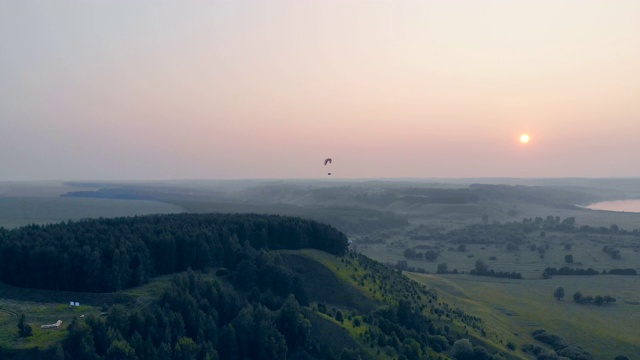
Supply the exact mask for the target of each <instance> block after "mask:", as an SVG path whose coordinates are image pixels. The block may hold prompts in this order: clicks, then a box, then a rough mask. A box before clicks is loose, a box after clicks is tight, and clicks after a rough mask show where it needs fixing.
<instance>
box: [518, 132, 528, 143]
mask: <svg viewBox="0 0 640 360" xmlns="http://www.w3.org/2000/svg"><path fill="white" fill-rule="evenodd" d="M529 139H530V138H529V135H528V134H522V135H520V142H521V143H523V144H526V143H528V142H529Z"/></svg>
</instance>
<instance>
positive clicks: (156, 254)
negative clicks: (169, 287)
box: [0, 214, 347, 292]
mask: <svg viewBox="0 0 640 360" xmlns="http://www.w3.org/2000/svg"><path fill="white" fill-rule="evenodd" d="M247 246H249V247H252V248H255V249H264V248H268V249H300V248H315V249H319V250H323V251H326V252H329V253H332V254H336V255H342V254H344V253H345V251H346V248H347V238H346V236H345V235H344V234H342V233H340V232H339V231H337V230H336V229H335V228H333V227H331V226H328V225H325V224H321V223H318V222H315V221H312V220H305V219H301V218H295V217H284V216H277V215H256V214H247V215H224V214H177V215H153V216H137V217H121V218H114V219H90V220H81V221H77V222H66V223H60V224H55V225H46V226H38V225H31V226H26V227H22V228H18V229H14V230H2V231H0V281H3V282H5V283H8V284H11V285H15V286H20V287H28V288H38V289H49V290H65V291H80V292H113V291H117V290H121V289H125V288H127V287H132V286H137V285H140V284H142V283H145V282H147V281H148V280H149V279H150V278H152V277H154V276H157V275H162V274H171V273H175V272H180V271H184V270H186V269H187V268H192V269H196V270H201V269H204V268H206V267H211V266H223V267H227V268H229V267H235V266H236V265H237V264H238V263H240V262H241V260H242V259H241V258H238V256H237V254H238V253H239V249H241V248H243V247H247Z"/></svg>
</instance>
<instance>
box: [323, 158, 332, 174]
mask: <svg viewBox="0 0 640 360" xmlns="http://www.w3.org/2000/svg"><path fill="white" fill-rule="evenodd" d="M331 162H332V160H331V158H326V159H324V166H327V164H331ZM327 175H331V173H330V172H329V173H327Z"/></svg>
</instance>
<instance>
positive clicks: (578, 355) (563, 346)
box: [523, 329, 593, 360]
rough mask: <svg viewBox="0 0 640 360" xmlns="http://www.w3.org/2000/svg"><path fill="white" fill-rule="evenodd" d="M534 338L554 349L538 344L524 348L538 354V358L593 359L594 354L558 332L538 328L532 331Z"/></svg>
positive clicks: (541, 359)
mask: <svg viewBox="0 0 640 360" xmlns="http://www.w3.org/2000/svg"><path fill="white" fill-rule="evenodd" d="M531 335H532V336H533V338H534V339H536V340H538V341H540V342H542V343H545V344H547V345H550V346H551V347H552V348H553V350H547V349H544V348H541V347H539V346H536V345H528V346H526V347H525V348H524V349H523V350H524V351H530V352H532V353H533V354H534V355H536V359H539V360H546V359H558V357H559V356H561V357H562V358H566V359H570V360H592V359H593V355H592V354H591V353H589V352H588V351H586V350H584V349H583V348H581V347H579V346H576V345H571V344H569V343H567V342H566V341H565V340H564V339H563V338H561V337H560V336H558V335H556V334H552V333H549V332H547V331H546V330H544V329H536V330H534V331H532V332H531Z"/></svg>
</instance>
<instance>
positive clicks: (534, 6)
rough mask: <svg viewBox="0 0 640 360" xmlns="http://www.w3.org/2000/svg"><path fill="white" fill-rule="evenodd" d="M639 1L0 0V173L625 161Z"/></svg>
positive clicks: (626, 169)
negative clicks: (526, 140) (522, 138)
mask: <svg viewBox="0 0 640 360" xmlns="http://www.w3.org/2000/svg"><path fill="white" fill-rule="evenodd" d="M639 17H640V2H638V1H631V0H627V1H616V2H607V1H600V0H598V1H595V0H591V1H578V0H567V1H519V2H513V1H507V0H501V1H471V0H460V1H424V2H368V1H367V2H365V1H322V2H299V1H277V2H261V1H247V2H222V1H220V2H211V3H204V2H174V1H146V0H144V1H136V2H128V1H109V2H98V1H65V2H47V1H30V2H25V1H3V2H2V3H0V41H2V43H3V53H2V55H0V79H2V81H0V94H1V95H2V96H0V169H2V171H1V172H0V181H45V180H63V181H72V180H89V181H90V180H101V181H111V180H113V181H127V180H144V181H152V180H175V179H184V180H189V179H202V180H205V179H323V178H326V179H331V178H340V179H372V178H377V179H453V178H538V179H540V178H552V179H553V178H635V177H640V167H639V166H638V165H637V164H638V161H637V154H640V141H638V140H637V136H638V134H640V107H638V106H637V104H640V66H639V65H638V64H640V42H639V41H638V39H637V34H639V33H640V23H639V22H638V21H637V19H638V18H639ZM522 133H527V134H529V135H530V136H531V141H530V142H529V143H527V144H522V143H520V142H519V141H518V138H519V136H520V134H522ZM634 154H636V155H634ZM327 157H331V158H332V159H333V160H334V161H333V163H332V164H330V165H328V166H324V165H323V160H324V159H325V158H327ZM328 172H331V173H332V175H331V177H330V176H328V175H327V173H328Z"/></svg>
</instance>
